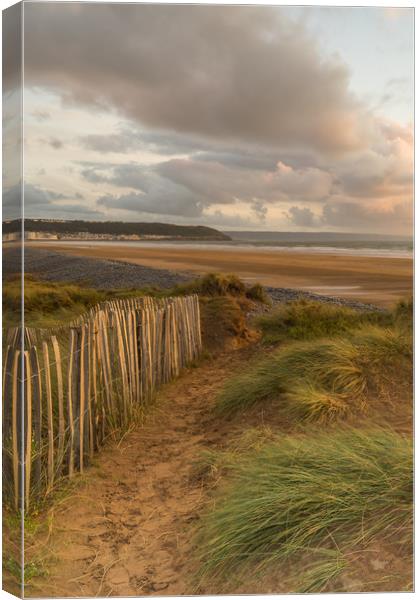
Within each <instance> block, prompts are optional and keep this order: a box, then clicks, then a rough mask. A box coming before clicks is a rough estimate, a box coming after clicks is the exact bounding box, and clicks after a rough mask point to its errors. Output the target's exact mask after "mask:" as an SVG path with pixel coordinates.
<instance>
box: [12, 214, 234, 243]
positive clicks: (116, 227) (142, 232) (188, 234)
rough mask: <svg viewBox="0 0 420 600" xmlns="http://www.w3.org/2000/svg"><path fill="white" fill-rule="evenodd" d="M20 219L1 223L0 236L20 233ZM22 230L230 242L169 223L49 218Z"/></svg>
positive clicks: (224, 237) (34, 221)
mask: <svg viewBox="0 0 420 600" xmlns="http://www.w3.org/2000/svg"><path fill="white" fill-rule="evenodd" d="M20 227H21V222H20V220H18V219H16V220H13V221H4V222H3V233H13V232H16V231H19V230H20ZM25 231H27V232H43V233H49V234H57V235H58V236H65V235H71V236H74V235H75V234H78V233H83V234H92V235H111V236H114V235H115V236H119V235H127V236H139V237H145V236H153V237H155V236H156V237H160V238H169V239H189V240H230V237H229V236H228V235H226V234H225V233H221V232H220V231H217V229H213V228H211V227H205V226H203V225H172V224H170V223H125V222H122V221H80V220H75V221H62V220H52V219H25Z"/></svg>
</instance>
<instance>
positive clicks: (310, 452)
mask: <svg viewBox="0 0 420 600" xmlns="http://www.w3.org/2000/svg"><path fill="white" fill-rule="evenodd" d="M228 480H229V481H228V483H227V484H226V485H225V486H222V487H221V489H220V490H219V493H218V495H217V496H216V500H215V504H214V506H213V507H212V508H210V509H209V510H208V511H207V513H206V514H204V515H203V517H202V519H201V522H200V525H199V529H198V533H197V539H196V543H197V548H198V554H199V558H200V563H201V569H200V572H199V579H200V581H201V583H203V582H215V583H216V585H219V584H222V585H223V584H224V585H226V586H227V589H228V590H229V589H231V588H233V589H235V587H236V586H237V585H238V583H239V582H240V583H242V584H243V583H244V581H245V582H247V581H248V582H249V581H250V580H251V578H252V577H253V575H251V574H254V573H257V572H259V573H264V572H265V569H266V568H269V567H273V568H275V569H278V568H279V567H281V566H282V565H284V564H285V563H286V562H287V561H288V560H289V559H292V560H293V563H292V564H293V570H294V571H299V567H298V566H297V565H296V560H297V559H299V558H305V557H306V558H308V557H309V558H310V564H311V569H309V570H308V571H307V573H306V577H305V582H304V584H302V585H303V587H304V589H294V590H293V589H291V590H290V591H312V592H314V591H322V590H323V589H325V587H326V586H327V585H328V584H329V583H330V582H331V580H333V579H334V578H335V577H336V576H337V575H339V573H340V572H341V571H342V569H343V568H344V567H345V564H346V562H345V558H346V553H347V552H349V551H351V550H352V549H354V548H355V547H359V549H360V546H362V547H365V546H366V545H367V544H369V543H370V542H372V541H373V540H375V539H377V538H380V540H381V541H384V540H388V541H392V542H393V543H396V544H397V545H398V546H399V547H400V550H401V552H402V554H404V553H406V554H409V553H410V548H411V546H410V536H411V526H412V447H411V442H410V440H408V439H406V438H405V437H403V436H400V435H397V434H396V433H394V432H391V431H388V430H380V429H379V430H378V429H374V430H366V431H356V430H345V431H339V432H336V433H334V434H331V433H329V434H325V433H324V434H317V435H316V436H285V437H283V438H278V439H277V440H276V441H275V442H273V443H268V444H266V445H264V446H262V447H261V448H260V449H259V450H257V451H255V450H254V451H252V452H250V453H248V454H245V455H243V456H242V457H237V459H236V462H233V463H232V464H231V465H230V476H229V478H228ZM292 587H293V586H292Z"/></svg>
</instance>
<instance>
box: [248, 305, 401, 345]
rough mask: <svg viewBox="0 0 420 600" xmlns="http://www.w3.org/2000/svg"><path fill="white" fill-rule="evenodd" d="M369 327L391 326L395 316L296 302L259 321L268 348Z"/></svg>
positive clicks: (336, 306) (386, 313)
mask: <svg viewBox="0 0 420 600" xmlns="http://www.w3.org/2000/svg"><path fill="white" fill-rule="evenodd" d="M368 324H379V325H391V324H392V314H391V313H388V312H379V311H367V312H366V311H364V312H362V311H357V310H353V309H351V308H348V307H345V306H339V305H335V304H326V303H323V302H308V301H307V300H296V301H293V302H288V303H286V304H283V305H281V306H280V307H279V308H277V309H276V310H275V312H273V313H272V314H270V315H265V316H262V317H260V318H259V319H258V320H257V325H258V326H259V327H260V328H261V330H262V334H263V342H265V343H269V344H275V343H279V342H283V341H285V340H313V339H316V338H322V337H334V336H339V335H342V334H345V333H348V332H349V331H352V330H354V329H357V328H360V327H362V326H365V325H368Z"/></svg>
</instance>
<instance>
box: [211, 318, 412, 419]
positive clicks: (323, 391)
mask: <svg viewBox="0 0 420 600" xmlns="http://www.w3.org/2000/svg"><path fill="white" fill-rule="evenodd" d="M411 364H412V342H411V338H410V336H407V334H406V332H402V331H400V330H399V329H395V328H394V329H382V328H380V327H374V326H370V327H368V328H366V329H365V330H364V331H357V332H356V333H354V334H353V335H350V336H348V337H346V338H332V339H323V340H319V341H317V342H316V344H315V343H314V342H295V343H294V344H291V345H289V346H286V347H284V348H282V349H281V350H278V351H276V352H275V353H273V354H272V355H271V356H269V357H268V358H266V359H264V360H262V361H261V362H260V363H258V364H257V365H255V366H252V367H250V368H248V369H247V370H246V371H244V372H243V373H240V374H239V375H237V376H236V377H233V378H232V379H230V380H228V381H227V383H226V384H225V386H224V388H223V389H222V391H221V393H220V394H219V397H218V399H217V405H216V409H217V411H218V412H220V413H223V414H231V413H234V412H237V411H240V410H244V409H247V408H249V407H252V406H254V405H255V404H257V403H259V402H261V401H265V400H269V399H275V398H278V399H282V401H283V405H284V407H285V408H286V409H288V410H290V412H292V413H295V415H296V414H298V413H299V412H300V413H301V414H302V417H303V418H308V419H310V420H313V419H314V418H316V417H319V418H320V420H329V419H330V418H332V417H333V416H340V415H344V414H347V413H348V412H354V411H360V410H364V408H365V406H366V402H367V397H368V395H370V394H374V395H375V396H376V397H377V400H379V401H380V400H381V399H385V398H386V397H387V398H388V396H389V393H388V392H389V391H390V390H391V389H396V388H397V387H398V386H400V387H401V389H404V388H407V384H408V386H409V382H410V381H411V377H412V373H411V369H412V367H411Z"/></svg>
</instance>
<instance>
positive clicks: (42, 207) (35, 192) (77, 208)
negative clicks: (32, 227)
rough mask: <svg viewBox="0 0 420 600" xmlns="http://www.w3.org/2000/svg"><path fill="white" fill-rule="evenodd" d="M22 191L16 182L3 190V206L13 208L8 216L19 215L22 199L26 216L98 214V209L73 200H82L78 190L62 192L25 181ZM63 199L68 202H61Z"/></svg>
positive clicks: (83, 215)
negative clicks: (67, 192) (11, 213)
mask: <svg viewBox="0 0 420 600" xmlns="http://www.w3.org/2000/svg"><path fill="white" fill-rule="evenodd" d="M23 191H24V193H23V196H22V186H21V184H16V185H14V186H11V187H10V188H7V189H5V190H4V191H3V207H4V208H6V210H10V208H14V209H15V210H14V215H13V216H11V217H8V218H18V217H19V215H20V206H21V203H22V201H23V203H24V209H25V216H27V217H33V218H37V217H45V216H49V215H50V216H54V215H55V216H57V217H60V218H61V216H62V217H63V218H65V217H67V218H74V215H75V214H77V215H78V214H80V215H81V217H82V218H90V217H92V218H93V217H95V216H96V217H98V216H99V215H100V213H99V212H98V211H96V210H94V209H91V208H90V207H89V206H84V205H83V204H79V203H77V202H74V201H75V200H83V195H82V194H80V193H79V192H76V193H75V194H74V195H68V194H62V193H57V192H54V191H51V190H46V189H43V188H41V187H40V186H37V185H32V184H31V183H26V182H25V184H24V190H23ZM63 200H65V201H70V202H62V201H63ZM72 201H73V202H72ZM100 216H103V215H100Z"/></svg>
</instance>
